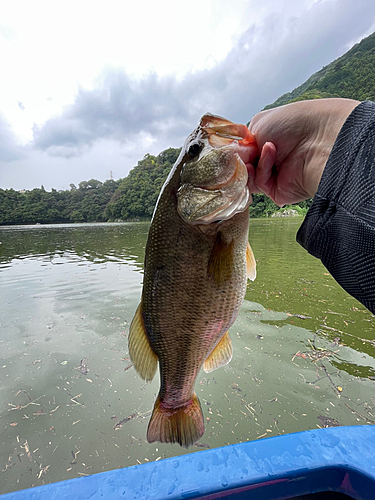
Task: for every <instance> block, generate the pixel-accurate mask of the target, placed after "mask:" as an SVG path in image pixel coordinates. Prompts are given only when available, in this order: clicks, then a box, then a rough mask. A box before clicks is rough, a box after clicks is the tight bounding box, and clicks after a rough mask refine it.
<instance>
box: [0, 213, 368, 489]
mask: <svg viewBox="0 0 375 500" xmlns="http://www.w3.org/2000/svg"><path fill="white" fill-rule="evenodd" d="M300 223H301V220H296V219H286V220H283V219H278V220H274V219H272V220H269V219H259V220H251V232H250V241H251V244H252V247H253V250H254V253H255V256H256V258H257V260H258V277H257V280H256V281H255V282H254V283H251V284H249V287H248V292H247V296H246V300H245V302H244V305H243V307H242V309H241V312H240V315H239V318H238V320H237V322H236V323H235V324H234V326H233V327H232V328H231V337H232V340H233V346H234V357H233V360H232V361H231V363H230V364H229V365H228V366H226V367H225V368H222V369H220V370H217V371H215V372H213V373H211V374H209V375H207V374H204V373H203V372H202V373H201V374H200V376H199V379H198V381H197V386H196V392H197V394H198V396H199V397H200V399H201V403H202V408H203V411H204V417H205V421H206V431H205V434H204V436H203V437H202V439H201V442H200V443H198V444H197V445H196V446H194V447H192V448H190V449H189V450H185V449H182V448H180V447H179V446H178V445H165V444H164V445H162V444H156V443H153V444H148V443H147V441H146V440H145V435H146V429H147V424H148V420H149V417H150V411H151V409H152V406H153V402H154V399H155V396H156V394H157V392H158V387H159V380H158V377H155V380H154V381H153V382H152V383H150V384H145V383H144V382H143V381H142V380H141V379H140V378H139V377H138V376H137V375H136V373H135V371H134V369H133V368H132V367H131V363H130V360H129V356H128V350H127V335H128V329H129V323H130V321H131V319H132V317H133V313H134V311H135V309H136V307H137V305H138V301H139V297H140V292H141V284H142V266H143V259H144V247H145V243H146V238H147V231H148V224H147V223H131V224H94V225H62V226H32V227H30V226H28V227H24V226H23V227H21V226H20V227H2V228H0V241H1V245H0V492H1V493H5V492H8V491H12V490H17V489H23V488H27V487H31V486H33V485H40V484H43V483H49V482H55V481H60V480H63V479H68V478H72V477H78V476H82V475H87V474H92V473H96V472H101V471H104V470H109V469H114V468H117V467H124V466H129V465H134V464H137V463H142V462H145V461H152V460H158V459H160V458H165V457H170V456H175V455H180V454H184V453H187V452H192V451H198V450H201V449H203V448H208V447H217V446H223V445H225V444H228V443H236V442H239V441H246V440H254V439H262V438H264V437H266V436H273V435H277V434H283V433H290V432H296V431H300V430H304V429H311V428H316V427H323V426H327V425H356V424H363V423H366V422H367V423H372V424H374V423H375V333H374V332H375V330H374V328H375V319H374V317H373V315H372V314H371V313H370V312H368V311H367V310H366V309H365V308H364V307H363V306H362V305H361V304H359V303H358V302H357V301H356V300H355V299H353V298H351V297H350V296H349V295H348V294H346V293H345V292H344V291H343V290H342V289H341V288H340V287H339V286H338V285H337V284H336V283H335V281H334V280H333V279H332V277H331V276H330V275H329V274H328V272H327V271H326V269H325V268H324V267H323V266H322V265H321V264H320V262H318V261H317V260H316V259H314V258H313V257H311V256H309V255H308V254H307V253H306V252H305V251H304V250H303V249H302V248H300V247H299V246H298V245H297V243H295V233H296V231H297V229H298V227H299V225H300Z"/></svg>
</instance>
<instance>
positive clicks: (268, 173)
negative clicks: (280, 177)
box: [254, 142, 276, 196]
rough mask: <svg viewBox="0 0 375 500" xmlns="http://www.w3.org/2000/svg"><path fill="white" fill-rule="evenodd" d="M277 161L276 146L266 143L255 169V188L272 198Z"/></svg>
mask: <svg viewBox="0 0 375 500" xmlns="http://www.w3.org/2000/svg"><path fill="white" fill-rule="evenodd" d="M275 159H276V146H275V145H274V144H273V143H272V142H266V143H265V144H264V146H263V148H262V151H261V153H260V158H259V161H258V166H257V168H256V169H255V179H254V183H255V186H256V187H257V188H258V189H260V190H261V191H262V192H263V193H264V194H266V195H267V196H271V194H272V192H273V191H274V189H275V183H276V180H275V177H274V175H273V166H274V164H275Z"/></svg>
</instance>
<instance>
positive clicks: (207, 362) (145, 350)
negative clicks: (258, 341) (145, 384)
mask: <svg viewBox="0 0 375 500" xmlns="http://www.w3.org/2000/svg"><path fill="white" fill-rule="evenodd" d="M210 120H211V121H210ZM220 120H222V121H220ZM218 121H219V123H220V125H219V126H225V127H226V129H225V130H226V132H228V130H229V131H230V127H228V125H230V124H231V122H228V121H227V120H224V119H221V118H218V117H213V116H212V115H205V117H203V118H202V120H201V123H200V125H199V127H198V128H197V129H196V130H195V131H194V132H193V133H192V134H191V135H190V136H189V137H188V139H187V140H186V142H185V146H184V148H183V150H182V152H181V155H180V157H179V159H178V160H177V162H176V164H175V166H174V167H173V169H172V171H171V173H170V175H169V177H168V179H167V181H166V182H165V184H164V186H163V189H162V192H161V194H160V196H159V199H158V203H157V206H156V208H155V212H154V215H153V219H152V222H151V226H150V231H149V235H148V241H147V245H146V257H145V273H144V282H143V290H142V298H141V303H140V306H139V307H138V309H137V312H136V314H135V317H134V319H133V322H132V324H131V327H130V333H129V353H130V357H131V359H132V362H133V363H134V367H135V369H136V370H137V372H138V373H139V374H140V375H141V376H142V377H143V378H144V379H146V380H151V379H152V378H153V376H154V374H155V371H156V369H157V363H159V370H160V380H161V385H160V391H159V395H158V397H157V401H156V403H155V407H154V411H153V414H152V416H151V420H150V423H149V427H148V432H147V439H148V440H149V442H153V441H161V442H178V443H179V444H180V445H181V446H186V447H187V446H189V445H191V444H193V443H194V442H195V441H197V440H198V439H199V438H200V437H201V436H202V434H203V432H204V423H203V414H202V410H201V406H200V403H199V400H198V398H197V397H196V395H195V393H194V384H195V380H196V378H197V376H198V373H199V370H200V369H201V368H202V366H204V369H205V370H206V371H211V370H213V369H216V368H218V367H220V366H222V365H224V364H226V363H228V362H229V361H230V359H231V356H232V348H231V343H230V338H229V335H228V334H227V331H228V329H229V327H230V326H231V325H232V324H233V322H234V320H235V319H236V317H237V315H238V311H239V308H240V306H241V303H242V301H243V298H244V294H245V291H246V282H247V275H251V276H252V277H253V278H254V277H255V260H254V258H253V255H252V252H251V249H249V246H248V226H249V216H248V211H247V210H246V209H247V207H248V204H249V202H250V200H251V197H250V195H249V193H248V191H246V190H248V188H247V185H246V183H247V170H246V166H245V161H246V160H250V159H251V158H252V157H253V156H254V154H255V152H256V145H255V143H254V141H253V140H252V137H251V136H250V133H249V132H248V130H247V128H246V127H244V126H238V125H236V124H232V125H233V126H235V127H237V128H236V129H235V132H236V134H235V135H236V138H235V139H233V138H232V139H230V138H228V137H225V139H220V137H219V139H218V138H217V137H216V134H215V137H214V139H213V140H210V139H212V138H211V135H212V130H209V132H207V128H211V129H212V128H213V126H212V125H211V127H210V126H208V127H207V122H209V123H212V122H214V125H215V124H217V122H218ZM223 124H224V125H223ZM238 127H243V128H242V129H240V130H241V132H242V134H243V139H241V140H239V138H238V130H239V128H238ZM227 135H228V134H227ZM197 140H198V141H200V142H199V152H198V154H197V155H195V156H193V155H192V154H191V149H192V147H193V148H195V146H194V144H197ZM241 141H247V143H246V144H241ZM212 143H213V144H214V145H212ZM248 143H249V144H248ZM192 145H193V146H192ZM195 149H196V148H195ZM215 151H218V152H219V153H220V154H219V155H216V156H215ZM244 160H245V161H244ZM215 161H216V163H218V165H215ZM220 162H221V163H223V164H221V163H220ZM215 169H216V170H215ZM201 171H202V175H201V176H200V173H201ZM207 171H210V174H209V175H210V176H211V177H210V176H207ZM205 176H206V177H205ZM192 177H193V178H194V182H195V184H189V182H190V179H191V178H192ZM197 180H198V182H199V180H202V182H201V184H202V185H203V186H204V187H203V188H202V187H201V186H197V185H196V184H197ZM210 183H211V184H210ZM206 192H207V195H206ZM196 193H198V195H197V196H196ZM220 197H222V199H220ZM236 204H237V205H236ZM233 206H235V208H236V206H237V211H236V210H235V209H233Z"/></svg>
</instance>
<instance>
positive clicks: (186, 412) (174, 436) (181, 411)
mask: <svg viewBox="0 0 375 500" xmlns="http://www.w3.org/2000/svg"><path fill="white" fill-rule="evenodd" d="M203 433H204V422H203V413H202V408H201V404H200V402H199V399H198V398H197V396H196V395H195V394H193V397H192V399H191V400H190V401H189V403H188V404H187V405H185V406H183V407H180V408H176V409H170V408H164V407H163V404H162V403H161V401H160V398H159V397H158V398H157V400H156V402H155V406H154V411H153V412H152V415H151V420H150V423H149V424H148V429H147V441H148V442H149V443H153V442H154V441H160V442H161V443H178V444H179V445H180V446H183V447H184V448H188V447H189V446H191V445H192V444H193V443H195V442H196V441H198V439H199V438H200V437H201V436H202V435H203Z"/></svg>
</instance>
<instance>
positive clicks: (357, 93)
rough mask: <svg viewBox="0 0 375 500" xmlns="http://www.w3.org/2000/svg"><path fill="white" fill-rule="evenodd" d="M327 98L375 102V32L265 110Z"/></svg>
mask: <svg viewBox="0 0 375 500" xmlns="http://www.w3.org/2000/svg"><path fill="white" fill-rule="evenodd" d="M324 97H345V98H348V99H357V100H358V101H365V100H367V99H368V100H372V101H375V33H373V34H372V35H370V36H368V37H367V38H364V39H363V40H362V41H361V42H360V43H357V44H356V45H354V47H352V48H351V49H350V50H349V51H348V52H346V53H345V54H344V55H343V56H341V57H339V58H338V59H336V60H335V61H333V62H332V63H330V64H328V66H324V68H322V69H321V70H320V71H318V72H316V73H314V74H313V75H312V76H310V78H308V79H307V80H306V82H305V83H303V84H302V85H300V86H299V87H297V88H295V89H294V90H292V92H288V93H286V94H284V95H282V96H281V97H279V98H278V99H276V101H275V102H274V103H272V104H269V105H268V106H265V108H264V109H269V108H275V107H277V106H282V105H283V104H287V103H289V102H294V101H302V100H305V99H319V98H324Z"/></svg>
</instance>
